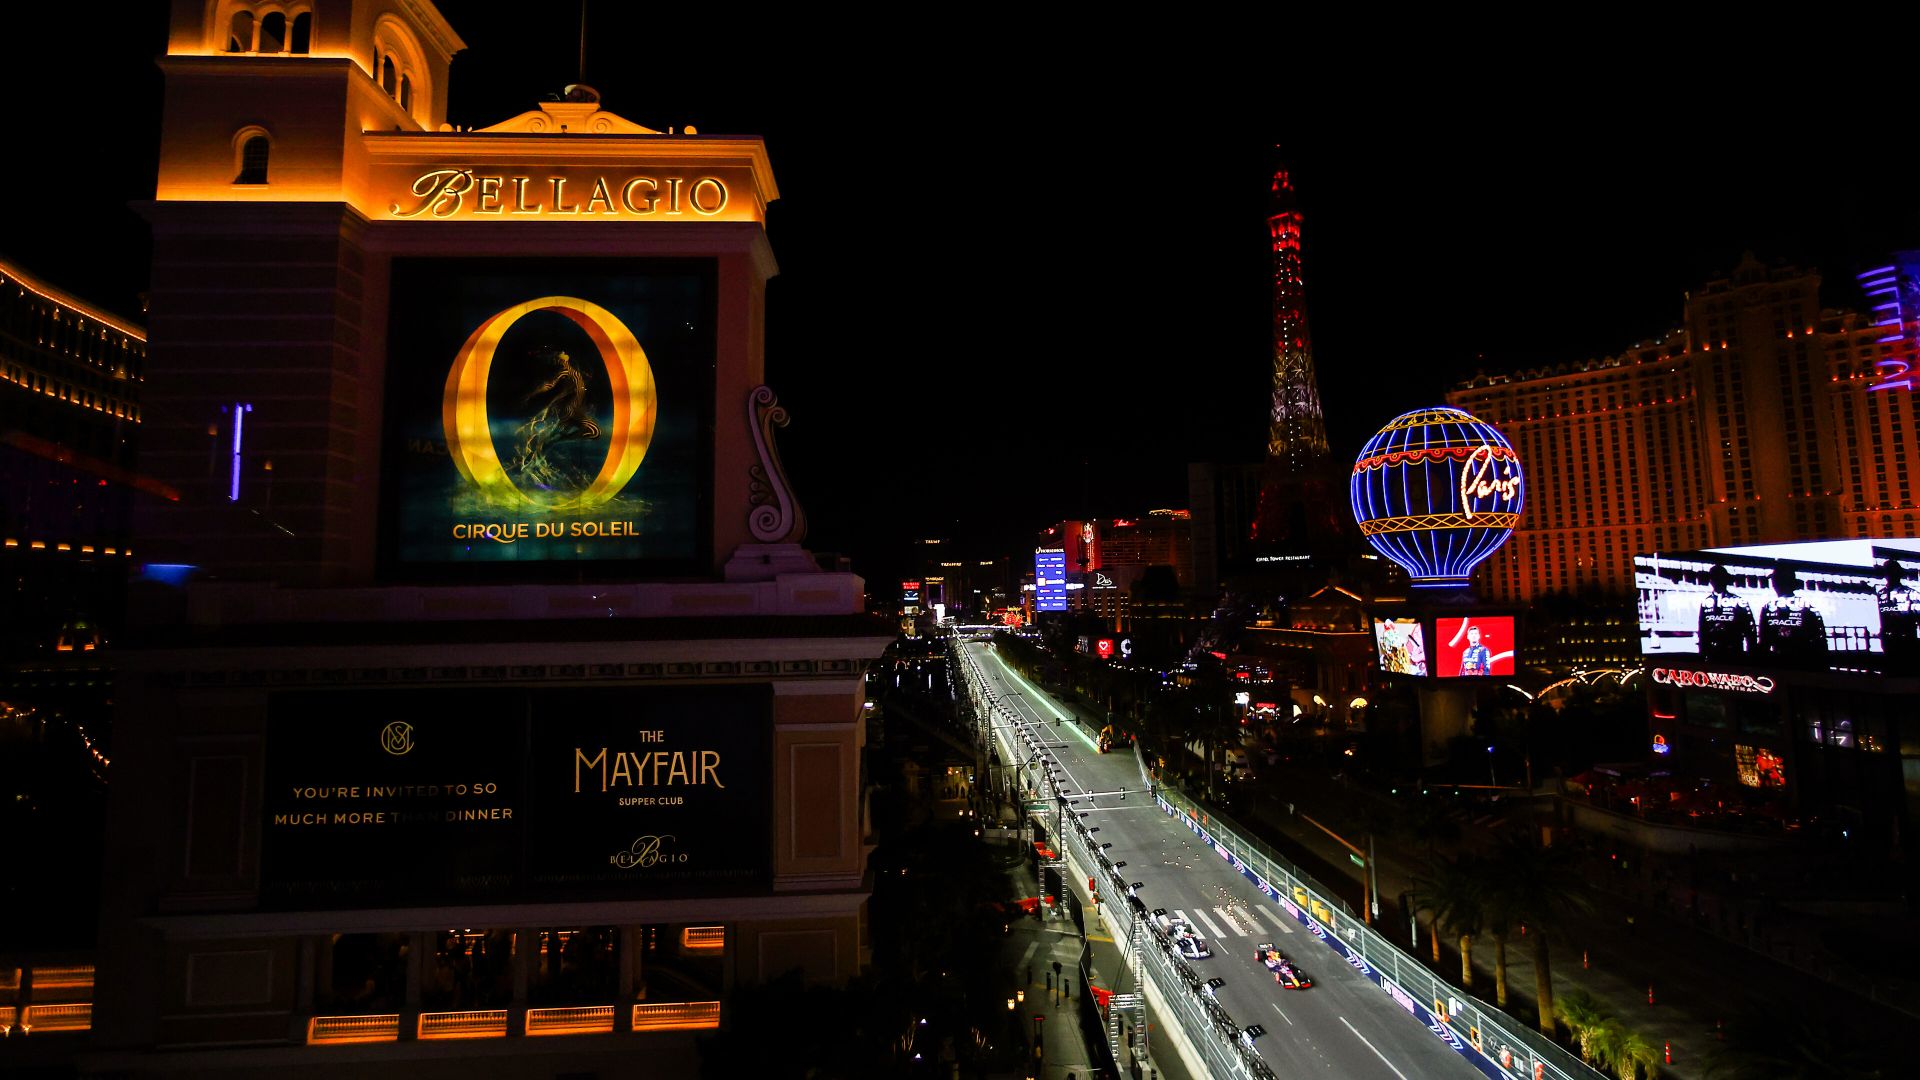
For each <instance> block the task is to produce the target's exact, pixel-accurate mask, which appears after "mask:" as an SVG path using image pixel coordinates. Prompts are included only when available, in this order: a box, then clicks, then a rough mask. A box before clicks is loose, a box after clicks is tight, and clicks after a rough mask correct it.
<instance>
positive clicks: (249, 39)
mask: <svg viewBox="0 0 1920 1080" xmlns="http://www.w3.org/2000/svg"><path fill="white" fill-rule="evenodd" d="M227 51H228V52H252V51H253V12H251V11H236V12H234V13H233V22H232V23H230V24H229V25H228V29H227Z"/></svg>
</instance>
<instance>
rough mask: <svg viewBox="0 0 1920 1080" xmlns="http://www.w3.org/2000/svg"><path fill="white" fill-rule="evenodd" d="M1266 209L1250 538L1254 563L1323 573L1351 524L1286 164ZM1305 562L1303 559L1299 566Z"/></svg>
mask: <svg viewBox="0 0 1920 1080" xmlns="http://www.w3.org/2000/svg"><path fill="white" fill-rule="evenodd" d="M1276 149H1277V148H1276ZM1270 207H1271V209H1270V211H1269V213H1268V215H1267V226H1268V229H1269V231H1270V232H1271V233H1272V237H1273V400H1272V403H1271V410H1270V412H1269V416H1268V428H1267V461H1266V467H1265V470H1264V473H1263V475H1262V477H1261V484H1260V500H1259V505H1258V508H1257V509H1256V511H1255V513H1254V520H1253V525H1252V535H1251V536H1250V537H1249V539H1250V540H1251V542H1252V545H1251V549H1252V551H1253V552H1254V555H1255V560H1256V562H1258V563H1261V564H1263V565H1266V566H1270V567H1273V568H1276V569H1279V568H1287V569H1297V570H1301V571H1306V572H1307V573H1308V574H1309V575H1318V576H1324V574H1325V573H1326V571H1327V570H1328V569H1330V568H1331V563H1332V562H1336V561H1337V562H1344V561H1345V559H1344V557H1343V556H1344V555H1345V554H1346V553H1347V552H1349V551H1351V550H1352V540H1353V537H1352V535H1351V534H1352V532H1353V522H1352V521H1351V520H1350V517H1349V515H1348V513H1347V505H1346V500H1345V499H1343V498H1342V495H1343V494H1344V492H1345V484H1344V477H1343V476H1342V475H1341V470H1340V469H1339V468H1338V466H1337V463H1336V462H1335V461H1334V460H1333V456H1332V454H1331V453H1330V451H1329V450H1328V447H1327V423H1326V418H1325V416H1323V415H1322V413H1321V410H1320V385H1319V381H1318V379H1317V378H1316V377H1315V373H1314V366H1313V336H1312V334H1311V333H1310V332H1309V331H1308V329H1307V299H1306V287H1305V282H1304V279H1303V277H1302V273H1301V253H1300V224H1301V214H1300V204H1299V200H1298V198H1297V197H1296V196H1295V194H1294V190H1293V183H1292V181H1291V178H1290V177H1289V175H1288V171H1287V167H1286V165H1285V164H1284V163H1281V162H1278V161H1276V163H1275V168H1274V173H1273V194H1272V200H1271V203H1270ZM1302 563H1304V564H1307V565H1297V564H1302ZM1288 564H1296V565H1294V566H1289V565H1288ZM1281 576H1284V577H1295V576H1298V575H1294V574H1284V575H1281Z"/></svg>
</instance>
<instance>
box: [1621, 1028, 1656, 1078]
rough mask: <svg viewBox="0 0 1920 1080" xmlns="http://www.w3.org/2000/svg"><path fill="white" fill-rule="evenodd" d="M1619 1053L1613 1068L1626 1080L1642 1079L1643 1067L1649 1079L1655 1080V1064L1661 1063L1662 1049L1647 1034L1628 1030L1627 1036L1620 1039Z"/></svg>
mask: <svg viewBox="0 0 1920 1080" xmlns="http://www.w3.org/2000/svg"><path fill="white" fill-rule="evenodd" d="M1617 1053H1618V1056H1617V1057H1615V1058H1614V1062H1613V1068H1614V1071H1615V1072H1617V1073H1619V1074H1620V1075H1621V1076H1622V1077H1624V1078H1625V1080H1640V1070H1641V1069H1645V1070H1646V1071H1647V1080H1653V1075H1654V1066H1656V1065H1658V1064H1660V1049H1659V1047H1656V1046H1654V1045H1653V1043H1652V1042H1651V1041H1649V1040H1648V1039H1647V1037H1646V1036H1645V1035H1642V1034H1640V1033H1639V1032H1637V1031H1629V1032H1627V1036H1626V1038H1624V1039H1622V1040H1620V1046H1619V1049H1618V1052H1617Z"/></svg>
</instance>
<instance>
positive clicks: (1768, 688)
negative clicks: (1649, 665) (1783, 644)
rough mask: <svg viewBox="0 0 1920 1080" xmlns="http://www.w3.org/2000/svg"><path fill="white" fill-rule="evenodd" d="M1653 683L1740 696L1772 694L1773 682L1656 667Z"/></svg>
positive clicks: (1719, 672) (1722, 672) (1763, 676)
mask: <svg viewBox="0 0 1920 1080" xmlns="http://www.w3.org/2000/svg"><path fill="white" fill-rule="evenodd" d="M1653 681H1654V682H1657V683H1659V684H1660V685H1661V686H1678V687H1680V688H1682V689H1695V688H1697V689H1704V690H1732V691H1735V692H1737V693H1742V694H1771V693H1773V680H1772V679H1769V678H1767V677H1766V676H1765V675H1738V674H1734V673H1733V672H1728V671H1689V670H1687V669H1686V668H1663V667H1657V668H1654V669H1653Z"/></svg>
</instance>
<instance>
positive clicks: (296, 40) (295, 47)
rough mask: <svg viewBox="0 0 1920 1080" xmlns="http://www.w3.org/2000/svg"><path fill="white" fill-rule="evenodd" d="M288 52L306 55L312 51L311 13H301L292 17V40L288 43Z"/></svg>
mask: <svg viewBox="0 0 1920 1080" xmlns="http://www.w3.org/2000/svg"><path fill="white" fill-rule="evenodd" d="M287 44H288V48H287V51H288V52H296V53H307V52H310V51H312V49H313V12H311V11H303V12H301V13H300V14H298V15H295V16H294V17H293V38H292V40H291V41H289V42H288V43H287Z"/></svg>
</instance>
